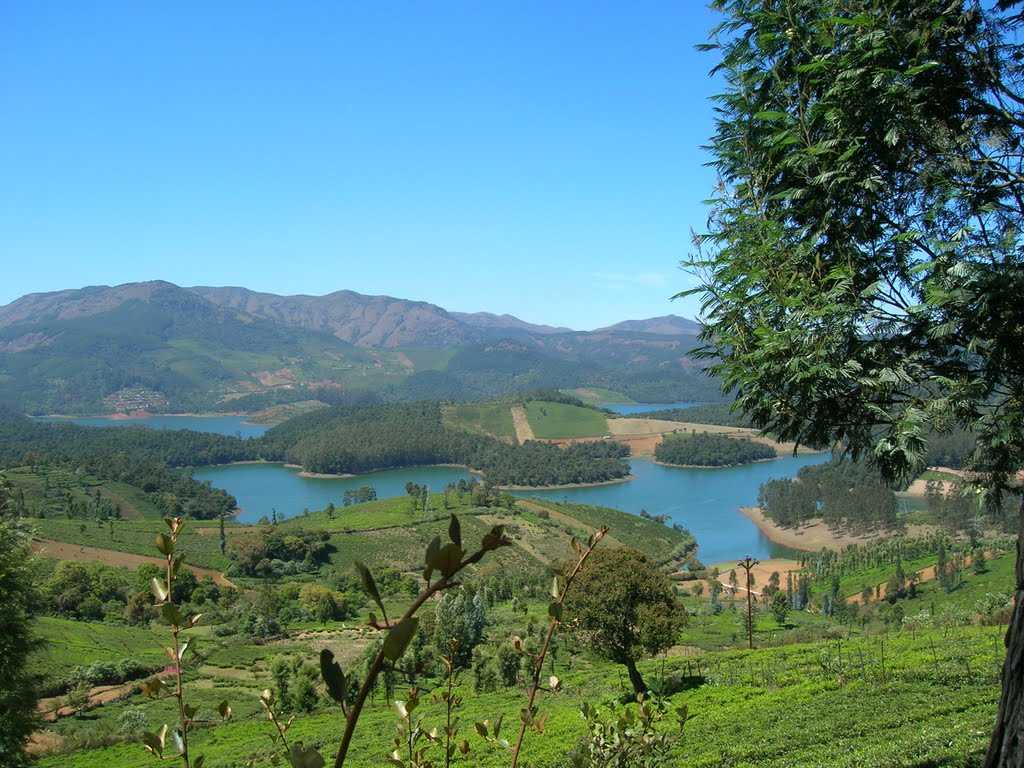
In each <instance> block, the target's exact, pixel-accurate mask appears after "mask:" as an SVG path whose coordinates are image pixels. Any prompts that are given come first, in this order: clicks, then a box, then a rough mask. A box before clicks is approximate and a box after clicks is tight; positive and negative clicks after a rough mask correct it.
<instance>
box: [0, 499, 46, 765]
mask: <svg viewBox="0 0 1024 768" xmlns="http://www.w3.org/2000/svg"><path fill="white" fill-rule="evenodd" d="M28 541H29V539H28V534H27V532H25V531H24V530H23V529H22V528H21V527H19V526H18V525H17V524H16V523H14V522H11V521H8V520H2V519H0V595H3V596H4V597H3V600H0V711H2V712H3V713H4V714H3V717H0V764H3V765H7V766H12V768H14V767H15V766H21V765H27V764H28V758H27V757H26V755H25V752H24V747H25V743H26V742H27V741H28V737H29V736H31V735H32V731H33V730H35V726H36V722H37V717H36V685H37V683H38V680H37V679H36V677H35V676H34V675H32V674H31V673H30V672H29V671H28V657H29V654H30V653H31V652H32V650H33V648H35V646H36V642H35V640H34V639H33V637H32V630H31V620H32V614H33V608H34V606H35V605H36V603H37V597H36V592H35V588H34V587H33V581H32V570H31V567H30V563H31V557H30V555H31V550H30V549H29V545H28Z"/></svg>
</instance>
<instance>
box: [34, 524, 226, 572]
mask: <svg viewBox="0 0 1024 768" xmlns="http://www.w3.org/2000/svg"><path fill="white" fill-rule="evenodd" d="M30 522H31V525H32V526H33V528H34V529H35V531H36V535H37V536H39V537H40V538H44V539H53V540H55V541H66V542H70V543H73V544H81V545H84V546H89V547H101V548H103V549H115V550H118V551H120V552H131V553H133V554H136V555H149V556H153V555H159V553H158V552H157V551H156V548H155V547H154V545H153V540H154V539H155V537H156V535H157V534H158V533H163V532H165V531H166V530H167V526H166V525H164V522H163V520H159V519H145V520H118V521H115V522H114V535H113V537H111V535H110V530H109V528H108V525H107V523H101V524H98V523H97V521H96V520H68V519H67V518H45V519H42V520H31V521H30ZM241 528H242V527H241V526H236V525H229V526H228V530H229V532H231V533H232V535H236V534H237V532H238V531H240V530H241ZM201 529H206V533H200V530H201ZM182 545H183V548H184V549H185V551H186V552H187V553H188V562H189V564H190V565H198V566H200V567H203V568H216V569H218V570H223V569H224V568H226V567H227V566H228V565H229V560H228V559H227V558H226V557H225V556H224V555H222V554H221V553H220V539H219V537H218V535H217V523H216V522H214V521H208V520H190V521H189V524H188V527H187V528H186V530H185V533H184V534H183V535H182Z"/></svg>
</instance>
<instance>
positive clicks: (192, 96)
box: [0, 0, 716, 329]
mask: <svg viewBox="0 0 1024 768" xmlns="http://www.w3.org/2000/svg"><path fill="white" fill-rule="evenodd" d="M715 17H716V14H714V13H713V12H711V11H708V10H706V9H705V8H704V2H703V1H702V0H681V1H680V0H674V1H671V0H665V1H664V2H630V3H622V2H601V1H600V0H585V1H580V2H568V1H565V2H497V1H495V2H491V1H488V2H430V3H420V2H401V3H392V2H377V1H375V2H322V3H320V2H316V3H314V2H296V3H282V2H266V3H264V2H245V3H241V2H239V3H230V2H215V3H199V2H195V3H191V2H169V3H151V2H144V3H139V2H123V3H104V2H89V3H68V2H45V1H44V0H33V1H32V2H21V3H18V2H0V267H2V271H0V304H3V303H6V302H9V301H11V300H13V299H15V298H16V297H18V296H20V295H22V294H24V293H28V292H34V291H48V290H56V289H60V288H69V287H81V286H83V285H96V284H116V283H121V282H129V281H135V280H147V279H156V278H161V279H165V280H170V281H172V282H175V283H178V284H180V285H197V284H200V285H244V286H246V287H249V288H253V289H256V290H265V291H272V292H275V293H314V294H320V293H327V292H330V291H333V290H338V289H341V288H349V289H352V290H356V291H360V292H363V293H386V294H390V295H393V296H400V297H403V298H411V299H422V300H426V301H431V302H435V303H437V304H440V305H442V306H444V307H446V308H448V309H453V310H460V311H474V310H488V311H493V312H511V313H513V314H516V315H519V316H520V317H522V318H524V319H527V320H531V321H534V322H547V323H555V324H560V325H568V326H571V327H574V328H581V329H582V328H593V327H597V326H600V325H604V324H607V323H611V322H615V321H617V320H621V319H626V318H638V317H649V316H653V315H661V314H666V313H668V312H675V313H676V314H685V315H689V316H692V315H693V314H694V305H693V304H692V303H683V302H671V301H669V299H668V297H669V296H670V295H671V294H673V293H674V292H676V291H678V290H680V289H682V288H684V287H686V285H687V283H688V278H687V277H686V276H685V275H684V274H683V273H682V272H681V271H680V270H679V267H678V263H679V260H680V259H681V258H683V257H684V256H685V255H686V254H687V253H688V251H689V249H690V233H691V230H694V229H697V230H699V229H700V228H701V227H702V226H703V224H704V221H705V216H706V210H705V208H704V206H703V205H702V202H701V201H702V200H703V199H705V198H706V197H708V196H709V193H710V192H711V190H712V185H713V181H714V177H713V174H712V172H711V171H710V170H709V169H707V168H706V167H704V163H705V162H706V161H707V156H706V153H705V152H704V151H703V150H701V148H700V147H701V145H702V144H704V143H705V142H706V141H707V139H708V137H709V136H710V133H711V131H712V112H711V107H710V104H709V103H708V96H709V95H710V94H711V93H713V92H714V90H715V86H716V84H715V83H714V82H713V81H711V80H709V78H708V75H707V72H708V70H709V69H710V68H711V66H712V65H713V63H714V61H713V59H712V57H711V56H710V55H709V54H702V53H698V52H697V51H695V50H694V45H695V44H696V43H698V42H701V41H702V40H703V39H704V38H705V37H706V34H707V31H708V30H709V29H710V28H711V26H712V25H713V24H714V23H715V21H716V18H715Z"/></svg>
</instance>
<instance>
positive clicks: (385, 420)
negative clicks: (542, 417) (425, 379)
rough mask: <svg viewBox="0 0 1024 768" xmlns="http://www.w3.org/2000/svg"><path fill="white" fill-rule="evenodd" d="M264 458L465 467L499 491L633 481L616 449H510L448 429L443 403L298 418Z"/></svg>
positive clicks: (622, 451)
mask: <svg viewBox="0 0 1024 768" xmlns="http://www.w3.org/2000/svg"><path fill="white" fill-rule="evenodd" d="M263 442H264V445H265V449H264V452H265V453H267V454H275V455H276V454H278V453H283V454H284V456H285V458H286V459H287V460H288V461H290V462H292V463H295V464H301V465H302V466H303V467H305V468H306V469H308V470H310V471H313V472H325V473H333V474H344V473H354V474H357V473H360V472H368V471H370V470H375V469H382V468H385V467H408V466H416V465H425V464H465V465H467V466H470V467H472V468H473V469H478V470H480V471H482V472H484V474H485V475H486V477H487V479H488V480H489V481H490V482H492V483H494V484H497V485H530V486H545V485H563V484H567V483H593V482H603V481H607V480H614V479H617V478H622V477H626V476H627V475H628V474H629V464H628V462H626V460H625V457H626V456H627V455H628V449H627V448H626V447H625V446H623V445H621V444H619V443H614V442H600V443H582V444H577V445H573V446H569V447H568V448H564V449H563V448H559V447H557V446H554V445H550V444H547V443H540V442H532V441H531V442H527V443H525V444H524V445H510V444H508V443H503V442H501V441H499V440H496V439H494V438H492V437H488V436H486V435H479V434H471V433H469V432H463V431H461V430H454V429H448V428H446V427H445V426H444V424H443V422H442V418H441V407H440V405H439V404H437V403H430V402H427V403H413V404H409V405H387V406H369V407H363V408H356V407H347V406H341V407H338V408H333V409H331V410H328V411H319V412H317V413H314V414H308V415H305V416H299V417H296V418H294V419H291V420H289V421H287V422H285V423H284V424H282V425H280V426H278V427H275V428H274V429H272V430H270V431H269V432H268V433H267V434H266V436H265V437H264V438H263Z"/></svg>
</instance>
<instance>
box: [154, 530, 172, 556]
mask: <svg viewBox="0 0 1024 768" xmlns="http://www.w3.org/2000/svg"><path fill="white" fill-rule="evenodd" d="M156 548H157V549H158V550H159V551H160V554H162V555H169V554H171V553H172V552H173V551H174V542H173V541H171V537H170V536H168V535H167V534H166V533H158V534H157V535H156Z"/></svg>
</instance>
